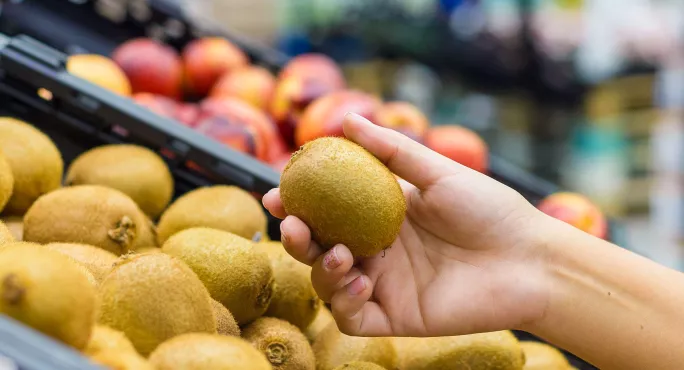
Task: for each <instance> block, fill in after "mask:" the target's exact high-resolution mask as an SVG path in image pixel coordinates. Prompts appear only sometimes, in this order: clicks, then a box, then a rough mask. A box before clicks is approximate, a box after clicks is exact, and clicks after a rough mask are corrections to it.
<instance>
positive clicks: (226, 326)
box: [211, 299, 240, 337]
mask: <svg viewBox="0 0 684 370" xmlns="http://www.w3.org/2000/svg"><path fill="white" fill-rule="evenodd" d="M211 308H212V309H213V310H214V318H215V319H216V331H217V332H218V333H219V334H221V335H233V336H236V337H239V336H240V327H239V326H238V324H237V322H235V318H234V317H233V314H232V313H230V311H228V309H227V308H226V306H224V305H222V304H221V303H219V302H218V301H216V300H215V299H211Z"/></svg>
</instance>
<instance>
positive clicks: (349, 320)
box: [331, 275, 392, 336]
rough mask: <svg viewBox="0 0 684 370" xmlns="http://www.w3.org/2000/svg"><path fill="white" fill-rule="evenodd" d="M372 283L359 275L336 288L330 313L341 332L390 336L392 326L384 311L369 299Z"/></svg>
mask: <svg viewBox="0 0 684 370" xmlns="http://www.w3.org/2000/svg"><path fill="white" fill-rule="evenodd" d="M372 295H373V285H372V282H371V280H370V278H369V277H368V276H365V275H361V276H359V277H357V278H356V279H354V280H353V281H352V282H350V283H349V284H347V285H346V286H345V287H344V288H342V289H339V290H337V292H335V294H334V295H333V297H332V300H331V306H332V314H333V317H334V318H335V322H336V323H337V327H338V328H339V329H340V331H341V332H343V333H345V334H347V335H355V336H391V335H392V327H391V326H390V324H389V319H388V317H387V314H386V313H385V311H384V310H383V309H382V307H380V306H379V305H378V304H377V303H375V302H372V301H369V299H370V297H371V296H372Z"/></svg>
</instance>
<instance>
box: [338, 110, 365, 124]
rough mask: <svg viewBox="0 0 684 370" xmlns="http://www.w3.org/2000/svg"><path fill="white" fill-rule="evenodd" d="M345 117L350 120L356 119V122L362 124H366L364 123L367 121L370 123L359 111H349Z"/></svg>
mask: <svg viewBox="0 0 684 370" xmlns="http://www.w3.org/2000/svg"><path fill="white" fill-rule="evenodd" d="M344 117H345V118H347V119H348V120H350V121H354V122H356V123H360V124H364V125H365V124H366V123H368V121H367V120H366V119H365V118H363V117H362V116H361V115H360V114H358V113H354V112H347V113H346V114H345V115H344Z"/></svg>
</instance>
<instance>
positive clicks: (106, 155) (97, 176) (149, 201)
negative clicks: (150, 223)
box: [65, 144, 174, 219]
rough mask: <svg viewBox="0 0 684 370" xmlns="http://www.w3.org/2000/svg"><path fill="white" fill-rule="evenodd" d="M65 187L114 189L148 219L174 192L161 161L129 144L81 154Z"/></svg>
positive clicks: (166, 170) (147, 150) (96, 149)
mask: <svg viewBox="0 0 684 370" xmlns="http://www.w3.org/2000/svg"><path fill="white" fill-rule="evenodd" d="M131 178H134V179H135V181H130V179H131ZM65 183H66V185H67V186H72V185H103V186H107V187H110V188H113V189H117V190H119V191H121V192H123V193H124V194H126V195H128V196H129V197H131V199H133V200H134V201H135V202H136V203H137V204H138V205H139V206H140V209H141V210H142V211H143V212H145V213H146V214H147V215H148V216H149V217H150V218H152V219H156V218H157V217H159V215H160V214H161V213H162V211H163V210H164V209H165V208H166V206H168V204H169V202H170V201H171V197H172V195H173V189H174V183H173V177H172V176H171V172H170V171H169V169H168V167H167V165H166V163H165V162H164V160H163V159H162V158H161V157H160V156H159V155H158V154H157V153H155V152H153V151H152V150H150V149H147V148H145V147H141V146H137V145H129V144H112V145H103V146H99V147H96V148H94V149H91V150H89V151H87V152H85V153H83V154H81V155H80V156H79V157H78V158H76V159H75V160H74V161H73V162H72V163H71V165H70V166H69V168H68V170H67V173H66V180H65Z"/></svg>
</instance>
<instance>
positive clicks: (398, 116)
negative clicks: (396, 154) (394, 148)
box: [375, 101, 430, 141]
mask: <svg viewBox="0 0 684 370" xmlns="http://www.w3.org/2000/svg"><path fill="white" fill-rule="evenodd" d="M375 123H376V124H378V125H380V126H383V127H387V128H391V129H393V130H396V131H399V132H401V133H403V134H405V135H406V136H408V137H410V138H412V139H414V140H416V141H422V139H423V136H424V135H425V132H426V131H427V129H428V127H429V126H430V121H428V118H427V117H426V116H425V114H423V112H421V111H420V109H418V107H416V106H415V105H413V104H411V103H408V102H401V101H397V102H389V103H385V104H383V105H382V106H381V107H380V108H379V109H378V110H377V112H375Z"/></svg>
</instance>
